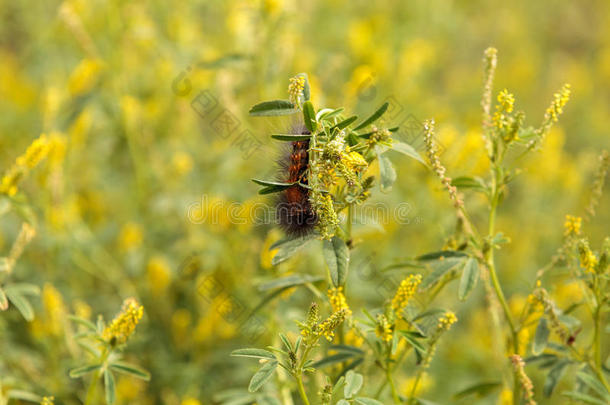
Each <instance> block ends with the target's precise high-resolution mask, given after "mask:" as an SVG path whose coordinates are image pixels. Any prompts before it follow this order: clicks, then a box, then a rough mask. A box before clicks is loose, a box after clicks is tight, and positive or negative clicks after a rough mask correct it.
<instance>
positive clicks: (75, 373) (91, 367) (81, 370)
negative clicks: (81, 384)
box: [68, 364, 102, 378]
mask: <svg viewBox="0 0 610 405" xmlns="http://www.w3.org/2000/svg"><path fill="white" fill-rule="evenodd" d="M101 366H102V365H101V364H88V365H86V366H82V367H76V368H73V369H72V370H70V371H69V372H68V375H69V376H70V377H71V378H78V377H80V376H83V375H85V374H88V373H90V372H92V371H95V370H97V369H98V368H100V367H101Z"/></svg>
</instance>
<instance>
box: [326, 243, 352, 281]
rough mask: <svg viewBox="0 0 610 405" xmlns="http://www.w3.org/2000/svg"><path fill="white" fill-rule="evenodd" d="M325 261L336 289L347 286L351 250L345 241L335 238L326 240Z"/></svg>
mask: <svg viewBox="0 0 610 405" xmlns="http://www.w3.org/2000/svg"><path fill="white" fill-rule="evenodd" d="M323 253H324V260H325V261H326V264H327V265H328V270H329V271H330V278H331V280H332V282H333V285H334V286H335V287H341V286H342V285H344V284H345V280H346V278H347V269H348V265H349V249H348V247H347V245H346V244H345V242H344V241H343V239H341V238H339V237H338V236H333V238H332V239H331V240H324V243H323Z"/></svg>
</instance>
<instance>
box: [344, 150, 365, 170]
mask: <svg viewBox="0 0 610 405" xmlns="http://www.w3.org/2000/svg"><path fill="white" fill-rule="evenodd" d="M343 159H344V160H345V164H346V165H347V167H348V168H349V169H351V170H353V171H356V172H360V171H364V170H366V168H367V166H368V163H367V162H366V160H365V159H364V157H363V156H362V155H361V154H360V153H358V152H350V153H347V154H346V155H345V156H344V157H343Z"/></svg>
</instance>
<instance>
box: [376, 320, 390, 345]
mask: <svg viewBox="0 0 610 405" xmlns="http://www.w3.org/2000/svg"><path fill="white" fill-rule="evenodd" d="M375 334H376V335H377V337H378V338H380V339H382V340H383V341H384V342H389V341H390V340H392V325H391V324H390V322H389V321H388V318H387V317H386V316H385V315H377V326H376V327H375Z"/></svg>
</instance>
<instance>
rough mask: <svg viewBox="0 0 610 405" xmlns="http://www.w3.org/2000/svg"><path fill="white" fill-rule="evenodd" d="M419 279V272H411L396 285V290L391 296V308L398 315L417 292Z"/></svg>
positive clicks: (420, 278)
mask: <svg viewBox="0 0 610 405" xmlns="http://www.w3.org/2000/svg"><path fill="white" fill-rule="evenodd" d="M421 280H422V277H421V274H411V275H409V276H408V277H407V278H405V279H404V280H402V281H401V282H400V286H398V290H396V294H395V295H394V298H392V309H393V310H394V312H396V314H397V315H398V316H400V312H401V311H402V310H403V309H404V308H405V307H406V306H407V304H408V303H409V300H410V299H411V298H412V297H413V296H414V295H415V293H416V292H417V287H419V284H420V283H421Z"/></svg>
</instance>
